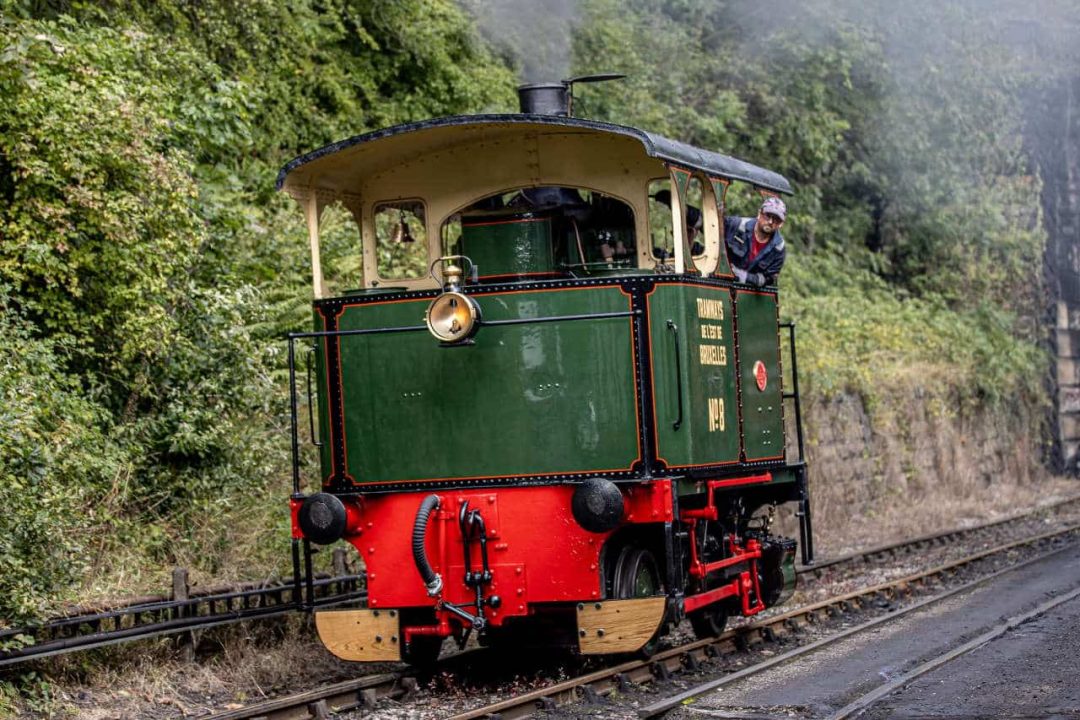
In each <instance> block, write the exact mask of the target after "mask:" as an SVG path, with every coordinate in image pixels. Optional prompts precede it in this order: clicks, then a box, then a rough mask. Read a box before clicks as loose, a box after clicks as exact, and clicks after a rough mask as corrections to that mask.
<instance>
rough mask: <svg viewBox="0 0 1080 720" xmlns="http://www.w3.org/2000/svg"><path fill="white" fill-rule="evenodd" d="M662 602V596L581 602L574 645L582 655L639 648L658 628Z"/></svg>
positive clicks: (663, 604) (664, 599)
mask: <svg viewBox="0 0 1080 720" xmlns="http://www.w3.org/2000/svg"><path fill="white" fill-rule="evenodd" d="M666 605H667V598H665V597H662V596H661V597H650V598H635V599H633V600H606V601H604V602H590V603H581V604H579V605H578V609H577V626H578V649H579V650H580V651H581V653H582V654H583V655H603V654H607V653H621V652H633V651H635V650H640V649H641V648H642V647H644V646H645V643H647V642H649V640H650V639H651V638H652V636H653V635H655V634H656V631H657V630H659V629H660V623H661V622H662V621H663V619H664V608H665V606H666Z"/></svg>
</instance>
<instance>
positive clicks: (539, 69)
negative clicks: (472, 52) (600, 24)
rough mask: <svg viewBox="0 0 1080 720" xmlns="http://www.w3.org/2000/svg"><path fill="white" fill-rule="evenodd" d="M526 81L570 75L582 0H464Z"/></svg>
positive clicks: (491, 42)
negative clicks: (574, 37)
mask: <svg viewBox="0 0 1080 720" xmlns="http://www.w3.org/2000/svg"><path fill="white" fill-rule="evenodd" d="M460 4H461V5H462V7H464V8H465V9H466V10H467V11H468V12H469V13H470V14H471V15H472V16H473V18H475V20H476V23H477V26H478V27H479V28H480V31H481V32H482V33H483V35H484V38H485V39H486V40H487V41H488V42H489V43H490V44H491V45H492V46H493V47H495V48H496V49H497V51H499V52H500V53H501V54H502V55H503V56H504V57H505V58H507V59H508V60H509V61H510V62H511V64H512V65H513V66H514V67H515V68H516V69H517V71H518V74H519V77H520V79H521V81H522V82H523V83H535V82H553V81H558V80H564V79H566V78H568V77H569V76H570V66H571V41H572V37H573V32H574V28H575V24H576V22H577V20H578V5H579V4H580V3H579V1H578V0H460Z"/></svg>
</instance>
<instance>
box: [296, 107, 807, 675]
mask: <svg viewBox="0 0 1080 720" xmlns="http://www.w3.org/2000/svg"><path fill="white" fill-rule="evenodd" d="M732 182H743V183H746V184H748V185H750V186H752V187H753V188H755V189H757V190H758V191H760V192H762V193H789V192H791V188H790V186H789V184H788V183H787V181H786V180H785V179H784V178H783V177H781V176H779V175H777V174H776V173H772V172H770V171H767V170H764V169H762V168H757V167H755V166H753V165H749V164H747V163H744V162H742V161H739V160H735V159H733V158H730V157H727V156H724V155H720V154H718V153H713V152H710V151H706V150H702V149H699V148H694V147H691V146H688V145H685V144H683V143H679V142H676V141H673V140H669V139H666V138H662V137H659V136H656V135H653V134H651V133H647V132H645V131H642V130H638V129H635V128H628V127H623V126H618V125H611V124H607V123H598V122H593V121H587V120H580V119H577V118H573V117H570V116H569V114H566V115H550V114H536V113H522V114H507V115H487V116H464V117H453V118H440V119H437V120H432V121H427V122H422V123H415V124H411V125H404V126H398V127H395V128H389V129H386V130H381V131H377V132H374V133H368V134H366V135H361V136H357V137H355V138H350V139H348V140H344V141H342V142H339V143H336V144H334V145H331V146H328V147H326V148H322V149H320V150H317V151H315V152H313V153H310V154H308V155H305V156H302V157H300V158H297V159H296V160H294V161H292V162H291V163H289V164H288V165H287V166H286V167H285V168H284V169H283V170H282V172H281V174H280V176H279V178H278V186H279V188H280V189H283V190H284V191H286V192H288V193H289V194H290V195H291V196H292V197H294V198H295V199H296V200H297V201H298V202H299V203H300V205H301V207H302V208H303V209H304V212H305V215H306V218H307V222H308V231H309V233H308V235H309V238H308V239H309V245H310V249H311V257H312V267H313V291H314V295H315V300H314V304H313V309H314V327H313V329H312V330H311V331H310V332H303V333H293V334H292V335H290V362H291V365H290V368H291V369H292V373H291V376H292V377H293V378H294V383H293V398H294V404H293V411H294V412H293V418H294V422H293V450H294V471H293V479H294V493H293V497H292V501H291V505H292V515H293V543H294V544H293V549H294V568H295V570H296V576H297V585H298V588H299V587H301V586H302V585H303V584H304V578H306V583H307V588H308V590H307V593H306V598H305V601H306V602H307V604H308V605H309V606H314V604H315V598H314V594H313V590H312V582H311V577H312V572H311V550H312V548H311V545H312V543H315V544H329V543H332V542H336V541H338V540H344V541H346V542H348V543H350V544H351V545H352V546H353V547H354V548H356V550H357V552H358V553H359V555H360V557H361V558H362V559H363V562H364V565H365V567H366V583H367V598H366V604H365V606H364V607H361V608H357V609H339V610H322V611H319V612H317V613H316V624H317V626H318V628H319V632H320V636H321V638H322V639H323V641H324V643H325V644H326V645H327V647H328V648H329V649H331V651H333V652H334V653H335V654H337V655H339V656H340V657H343V658H347V659H352V660H397V659H406V660H409V661H413V662H421V661H424V660H430V659H432V658H433V657H435V656H437V654H438V652H439V649H440V647H441V646H442V644H443V641H444V639H446V638H448V637H454V638H455V639H457V640H458V641H459V642H461V643H464V642H465V640H466V639H467V638H468V637H469V636H470V634H472V633H477V634H478V635H479V636H480V639H481V641H482V642H488V643H494V642H500V641H506V640H508V639H509V638H513V639H514V640H515V642H519V641H521V640H522V639H523V638H524V639H525V640H526V641H532V642H538V643H547V644H550V643H561V644H566V645H569V646H572V647H574V648H575V649H576V650H577V651H579V652H581V653H585V654H591V653H595V654H603V653H616V652H627V651H635V650H640V649H643V648H645V649H648V648H651V647H653V646H654V643H655V639H656V637H657V635H658V633H659V632H660V630H661V627H662V626H663V625H664V624H665V623H670V622H677V621H679V620H681V619H683V618H684V617H689V618H690V619H691V621H692V622H693V624H694V629H695V631H697V632H698V633H699V634H703V635H707V634H715V633H717V632H719V631H720V630H721V629H722V628H723V625H724V622H725V620H726V618H727V616H728V615H732V614H737V615H753V614H755V613H757V612H760V610H762V609H764V608H765V607H766V606H769V605H772V604H776V603H778V602H782V601H783V599H784V598H785V597H786V596H787V595H789V594H790V592H791V590H792V588H793V585H794V555H795V551H796V544H795V542H794V541H792V540H789V539H785V538H780V537H777V536H775V535H774V534H773V533H772V531H771V528H770V522H771V518H772V514H771V513H772V510H773V509H775V508H776V507H778V506H781V505H784V504H785V503H794V504H796V505H797V506H798V507H799V509H800V511H801V515H800V516H801V523H802V524H801V528H802V529H801V537H800V540H801V546H802V552H803V560H804V561H810V560H811V559H812V545H811V528H810V517H809V504H808V501H809V491H808V484H807V476H806V465H805V462H804V460H803V457H802V446H801V439H800V441H799V443H798V444H797V446H796V445H790V444H789V443H787V438H786V427H785V407H787V406H793V407H794V410H795V418H794V421H795V422H794V426H795V429H796V431H797V436H798V437H799V438H801V419H800V418H799V414H798V406H797V402H798V399H797V388H793V389H792V390H786V389H785V387H784V378H783V376H784V372H783V368H782V365H781V337H780V331H781V329H783V328H782V326H781V325H780V323H779V319H778V318H779V302H778V293H777V290H776V288H752V287H749V286H745V285H741V284H739V283H737V282H735V279H734V277H733V275H732V273H731V271H730V268H729V266H728V263H727V257H726V253H725V252H724V248H723V242H722V238H721V237H720V230H721V228H722V218H723V216H724V204H725V197H726V192H727V188H728V186H729V185H730V184H731V183H732ZM664 193H666V195H665V194H664ZM332 204H340V205H342V206H344V207H345V208H346V209H347V210H348V211H349V213H350V215H351V217H352V218H353V219H354V220H355V221H356V225H357V229H358V235H359V247H360V254H361V256H362V266H361V268H360V271H359V273H358V274H359V277H358V278H357V282H358V284H359V285H360V287H359V289H356V290H352V291H348V292H343V291H336V290H335V291H333V292H330V291H328V286H327V283H326V281H325V279H324V276H323V269H322V256H321V246H320V221H321V218H322V214H323V211H324V209H325V208H326V207H328V206H329V205H332ZM788 329H789V333H785V335H787V336H788V338H789V344H790V355H789V357H790V358H791V360H792V364H794V328H793V327H791V328H788ZM305 348H306V349H307V352H308V353H309V357H312V358H313V360H314V362H313V366H312V368H311V371H310V373H309V382H308V385H307V387H306V396H305V397H303V398H301V397H300V396H301V395H304V393H301V392H299V389H298V388H297V385H296V383H295V376H296V372H295V367H294V365H293V364H292V363H295V357H296V354H297V350H298V349H299V351H300V352H304V349H305ZM788 374H789V375H790V376H791V377H792V380H794V368H791V369H790V370H789V373H788ZM305 407H306V409H307V412H308V413H309V417H308V423H307V424H308V425H309V428H308V429H309V430H310V433H311V435H312V436H313V437H312V440H313V441H314V442H315V443H316V444H317V446H318V454H319V465H320V468H319V472H320V475H321V477H320V478H319V482H318V483H317V485H318V487H317V488H316V489H317V492H314V493H311V494H308V493H305V492H304V490H305V489H308V487H309V481H305V480H304V479H302V478H301V463H300V460H299V455H300V453H299V445H300V442H301V440H300V436H301V433H300V431H299V430H298V427H297V426H298V425H300V424H301V422H300V421H299V419H298V418H299V417H300V415H301V412H302V409H303V408H305ZM301 566H303V567H304V571H303V572H302V571H301Z"/></svg>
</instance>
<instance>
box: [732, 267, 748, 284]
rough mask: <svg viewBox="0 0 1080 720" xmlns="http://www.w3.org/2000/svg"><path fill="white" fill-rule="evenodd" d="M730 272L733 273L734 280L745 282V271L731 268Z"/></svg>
mask: <svg viewBox="0 0 1080 720" xmlns="http://www.w3.org/2000/svg"><path fill="white" fill-rule="evenodd" d="M732 271H733V272H734V273H735V279H736V280H738V281H739V282H741V283H744V282H746V271H745V270H740V269H739V268H732Z"/></svg>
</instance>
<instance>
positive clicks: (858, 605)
mask: <svg viewBox="0 0 1080 720" xmlns="http://www.w3.org/2000/svg"><path fill="white" fill-rule="evenodd" d="M1073 501H1075V500H1073ZM1015 520H1016V519H1015V518H1014V519H1012V521H1015ZM1001 524H1002V523H993V524H991V525H993V526H998V525H1001ZM980 529H983V528H980ZM972 530H975V529H972ZM957 532H960V531H952V532H949V533H944V534H943V535H944V536H945V537H954V536H955V535H956V533H957ZM965 532H966V531H965ZM1075 541H1080V524H1073V525H1069V526H1067V527H1065V528H1062V529H1058V530H1055V531H1053V532H1048V533H1042V534H1039V535H1036V536H1032V537H1026V538H1023V539H1019V540H1011V541H1009V542H1006V543H1003V544H1000V545H997V546H995V547H992V548H988V549H985V550H982V551H980V552H977V553H974V554H971V555H968V556H966V557H963V558H959V559H957V560H953V561H950V562H947V563H944V564H940V565H937V566H936V567H933V568H930V569H929V570H924V571H920V572H917V573H911V574H907V575H904V576H903V577H899V578H895V579H892V580H889V581H887V582H884V583H879V584H876V585H873V586H871V587H866V588H862V589H859V590H856V591H853V592H850V593H846V594H843V595H839V596H836V597H832V598H829V599H827V600H824V601H821V602H816V603H813V604H811V605H806V606H804V607H799V608H796V609H793V610H791V611H789V612H786V613H783V614H778V615H775V616H773V617H769V618H766V619H763V620H761V621H758V622H755V623H753V624H749V625H746V626H742V627H739V628H736V629H733V630H729V631H727V632H725V633H724V634H723V635H721V636H719V637H717V638H714V639H709V640H698V641H694V642H690V643H686V644H683V645H681V646H679V647H675V648H672V649H670V650H666V651H664V652H661V653H658V654H657V655H654V656H653V657H652V658H650V659H648V660H640V661H639V660H635V661H630V662H624V663H620V664H617V665H613V666H610V667H606V668H603V669H600V670H597V671H595V672H591V673H588V674H586V675H582V676H580V677H576V678H572V679H569V680H566V681H563V682H559V683H555V684H551V685H547V686H545V687H542V688H540V689H537V690H533V691H531V692H527V693H523V694H520V695H517V696H515V697H512V698H509V699H505V700H500V701H498V702H495V703H492V704H488V705H485V706H483V707H477V708H474V709H471V710H468V711H466V712H463V713H460V714H459V715H456V716H454V720H474V719H479V718H499V719H500V720H510V719H511V718H524V717H531V716H532V715H534V714H535V713H536V712H537V711H538V710H546V711H554V710H556V709H557V708H559V707H560V706H563V705H567V704H570V703H578V702H589V701H599V699H600V698H602V697H604V696H607V695H610V694H611V693H612V692H614V691H620V692H626V691H629V690H630V689H632V688H634V687H636V686H640V685H643V684H645V683H649V682H652V681H653V680H654V679H656V678H661V679H667V678H670V677H672V676H673V675H674V674H677V673H681V672H683V671H684V670H686V669H691V670H693V669H696V668H699V667H701V666H702V665H703V664H704V663H707V662H711V661H713V660H715V659H717V658H719V657H723V656H729V657H732V656H735V655H737V654H738V653H740V652H741V651H743V650H745V649H746V648H748V647H753V646H759V645H761V644H764V643H773V642H776V641H778V640H780V639H783V638H790V637H793V636H794V634H795V633H797V632H798V631H799V628H800V627H804V626H806V625H810V624H818V623H821V622H823V621H825V620H827V619H828V618H832V617H837V616H847V614H849V613H854V612H858V611H860V610H862V609H864V608H872V607H874V606H875V604H878V605H880V604H882V603H885V604H891V603H893V602H895V601H896V600H897V599H899V598H903V597H908V596H916V595H925V594H926V593H927V592H928V591H929V590H928V589H929V588H931V587H932V586H934V585H935V583H943V584H944V583H949V582H953V580H952V578H954V576H956V575H957V574H958V573H960V572H962V571H965V570H975V569H977V568H978V566H979V564H980V563H982V562H983V561H992V560H993V559H995V558H1000V557H1002V556H1005V555H1008V554H1009V553H1015V552H1018V551H1026V552H1027V553H1029V554H1031V553H1035V552H1038V553H1039V559H1041V558H1042V556H1043V555H1045V554H1046V552H1050V553H1054V552H1058V551H1059V550H1058V549H1057V547H1055V546H1057V545H1061V544H1063V543H1066V542H1075ZM914 542H916V543H920V544H921V543H927V542H931V543H936V544H940V542H941V541H935V540H934V539H933V538H932V537H931V536H927V537H924V538H919V539H917V540H916V541H914ZM902 545H903V544H895V545H891V546H888V547H886V548H875V549H873V550H871V551H867V552H865V553H857V554H854V555H851V556H848V557H847V558H843V559H839V560H837V561H834V562H832V563H829V566H831V567H834V568H835V567H837V566H843V565H844V564H850V563H862V562H866V561H867V559H868V558H869V559H874V558H877V559H880V558H882V557H889V556H891V555H892V554H894V553H895V554H906V552H905V551H904V550H903V548H902ZM883 553H884V555H883ZM1024 562H1033V560H1026V561H1024ZM1015 567H1017V566H1016V565H1015V564H1014V565H1011V566H1010V567H1009V568H1006V569H1005V570H1001V571H999V572H1006V571H1008V570H1011V569H1015ZM994 576H996V575H994V574H986V575H984V576H983V577H981V578H978V579H976V580H974V581H972V583H971V584H977V583H981V582H986V581H988V580H989V579H990V578H992V577H994ZM955 592H959V591H958V590H957V591H955ZM950 593H954V591H950ZM939 599H940V598H939ZM932 600H934V598H930V599H927V600H922V601H920V602H930V601H932ZM893 614H895V613H893ZM475 652H481V651H475ZM447 662H448V663H461V664H466V663H467V662H468V658H464V659H463V657H462V656H460V655H459V656H455V657H451V658H448V661H447ZM439 671H440V672H451V670H450V667H449V665H448V664H447V665H442V664H441V665H440V668H439ZM415 690H416V682H415V678H414V676H413V675H412V673H411V671H410V670H407V669H405V670H402V671H400V672H396V673H388V674H383V675H380V676H368V677H364V678H359V679H357V680H354V681H350V682H348V683H340V684H338V685H335V686H328V687H326V688H324V689H319V690H312V691H308V692H306V693H303V694H302V695H298V696H295V697H296V698H297V699H295V700H293V699H291V698H281V699H278V700H274V701H270V702H268V703H260V704H255V705H251V706H249V707H246V708H242V709H239V710H232V711H229V712H227V713H222V714H219V715H214V716H212V717H211V720H244V719H247V718H266V720H286V719H287V720H299V719H306V718H325V717H329V716H330V714H331V713H340V712H346V711H348V710H351V709H356V708H365V709H372V708H374V707H375V706H376V705H377V703H378V702H379V700H380V699H382V698H397V699H407V698H408V697H409V696H410V695H411V694H412V693H413V692H415ZM679 702H681V701H679ZM659 712H664V711H659Z"/></svg>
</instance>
